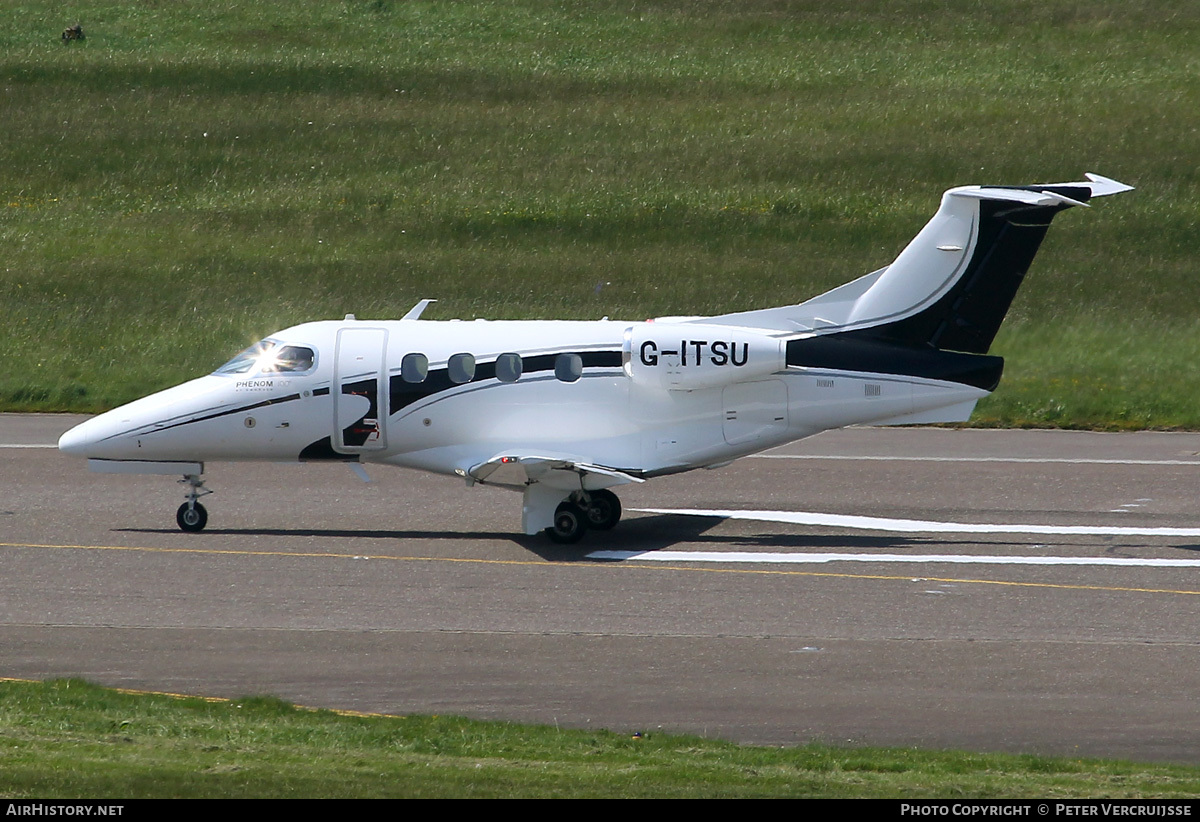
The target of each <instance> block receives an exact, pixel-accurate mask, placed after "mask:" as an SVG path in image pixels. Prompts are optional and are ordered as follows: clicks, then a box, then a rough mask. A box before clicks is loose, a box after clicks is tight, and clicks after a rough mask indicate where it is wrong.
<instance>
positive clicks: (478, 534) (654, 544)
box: [114, 514, 1200, 562]
mask: <svg viewBox="0 0 1200 822" xmlns="http://www.w3.org/2000/svg"><path fill="white" fill-rule="evenodd" d="M723 522H725V519H724V518H723V517H708V516H693V515H681V514H653V515H649V516H640V517H632V518H629V519H626V520H624V521H623V522H622V523H621V524H620V526H618V527H617V528H616V529H615V530H613V531H607V532H605V531H592V532H590V533H588V534H587V536H585V537H584V539H583V540H582V541H581V542H579V543H577V544H575V545H556V544H554V543H551V542H550V541H549V540H547V539H546V538H545V537H544V536H542V535H540V534H536V535H533V536H527V535H525V534H514V533H512V532H511V531H466V532H464V531H404V530H352V529H332V528H328V529H321V528H211V529H206V530H205V531H204V532H203V534H201V535H198V536H200V537H201V538H203V537H204V536H218V537H219V536H242V537H246V536H253V537H284V538H287V537H305V538H312V537H317V538H326V539H374V540H459V541H463V540H465V541H486V542H491V541H506V542H512V543H516V544H517V545H519V546H521V547H522V548H524V549H525V550H526V551H529V552H530V553H532V554H535V555H537V556H539V557H541V558H542V559H545V560H548V561H553V562H581V561H582V562H609V561H611V560H607V559H603V558H599V559H593V558H590V557H589V556H588V554H590V553H592V552H594V551H635V552H652V551H661V550H666V549H669V548H674V547H676V546H678V545H680V544H685V545H699V546H708V547H725V546H729V547H733V546H736V547H738V548H741V549H746V548H752V549H755V548H756V549H762V550H788V549H792V550H805V549H808V550H846V549H850V550H854V549H862V550H876V551H879V550H885V551H886V550H901V549H904V548H908V547H912V546H927V545H937V546H941V547H943V548H944V547H945V546H947V545H949V544H953V545H975V544H979V543H978V542H977V541H976V540H970V539H967V540H955V541H953V542H949V543H948V541H947V540H946V539H945V538H944V536H943V537H941V538H934V537H910V536H899V535H879V534H845V533H840V534H838V533H831V534H783V533H756V534H711V533H709V531H710V530H712V529H713V528H715V527H716V526H717V525H720V524H721V523H723ZM114 530H115V531H119V532H124V533H142V534H171V535H176V536H178V535H179V531H177V530H175V529H169V528H119V529H114ZM987 544H989V545H992V546H996V545H1004V546H1012V547H1022V548H1023V547H1028V546H1027V544H1026V543H1024V542H1012V543H1009V542H996V541H991V540H989V541H988V542H987ZM1111 547H1117V546H1111ZM1181 547H1183V548H1184V549H1185V550H1200V546H1181Z"/></svg>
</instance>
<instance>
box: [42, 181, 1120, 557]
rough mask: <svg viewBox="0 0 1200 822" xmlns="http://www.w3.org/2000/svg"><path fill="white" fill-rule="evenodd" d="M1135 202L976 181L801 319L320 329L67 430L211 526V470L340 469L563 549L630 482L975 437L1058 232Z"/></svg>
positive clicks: (88, 452)
mask: <svg viewBox="0 0 1200 822" xmlns="http://www.w3.org/2000/svg"><path fill="white" fill-rule="evenodd" d="M1129 190H1131V187H1130V186H1127V185H1124V184H1122V183H1118V182H1116V181H1115V180H1109V179H1107V178H1104V177H1100V176H1098V175H1095V174H1088V175H1087V180H1086V181H1083V182H1074V183H1054V184H1048V185H1031V186H1019V187H998V186H997V187H992V186H966V187H962V188H954V189H951V190H949V191H947V192H946V193H945V195H943V197H942V202H941V207H940V208H939V209H938V211H937V213H936V214H935V215H934V217H933V219H932V220H930V221H929V223H928V224H927V225H926V226H925V228H924V229H923V230H922V231H921V232H920V233H919V234H918V235H917V236H916V238H915V239H913V240H912V242H910V243H909V245H908V246H907V247H906V248H905V249H904V250H903V251H902V252H901V253H900V256H898V257H897V258H896V260H895V261H894V262H893V263H892V264H891V265H889V266H887V267H886V268H881V269H879V270H878V271H875V272H874V273H871V274H867V275H866V276H864V277H861V278H859V279H857V280H855V281H853V282H851V283H848V284H847V285H843V286H841V287H840V288H835V289H834V290H833V291H830V292H828V293H826V294H823V295H821V296H819V297H816V298H814V299H811V300H809V301H808V302H805V303H800V304H799V305H789V306H782V307H778V308H768V309H763V310H759V311H744V312H739V313H736V314H723V315H720V316H715V317H660V318H658V319H655V320H649V321H646V322H614V321H612V320H608V319H603V320H599V321H594V322H575V321H520V322H517V321H514V322H508V321H504V322H496V321H488V320H475V321H474V322H458V321H449V322H432V321H428V320H422V319H420V316H421V313H422V311H424V309H425V307H426V306H427V305H428V304H429V303H430V302H431V300H421V301H420V302H419V303H417V305H416V306H414V307H413V309H412V310H411V311H409V312H408V314H407V315H405V316H404V317H403V318H401V319H399V320H392V321H373V320H358V319H355V317H354V316H353V315H349V316H347V317H346V318H345V319H343V320H329V321H323V322H312V323H305V324H304V325H298V326H295V327H293V328H289V329H287V330H285V331H280V332H279V333H277V334H273V335H271V336H270V337H268V338H266V339H265V340H263V341H262V342H259V343H257V344H255V345H253V346H251V347H250V348H248V349H246V350H245V351H243V352H242V353H240V354H238V355H237V356H236V357H234V358H233V359H232V360H230V361H229V362H228V363H226V364H225V365H223V366H221V367H220V368H218V369H217V370H216V371H215V372H213V373H212V374H210V375H208V376H206V377H201V378H199V379H196V380H192V381H191V382H187V383H184V384H183V385H179V386H176V387H175V388H170V389H167V390H166V391H160V392H158V393H157V394H153V395H151V396H148V397H145V398H144V399H140V400H137V401H136V402H132V403H130V404H128V405H124V406H122V407H120V408H117V409H115V410H113V411H109V412H108V413H106V414H101V415H100V416H98V417H95V418H93V419H90V420H88V421H86V422H84V423H82V424H81V425H78V426H76V427H75V428H72V429H71V430H70V431H68V432H67V433H65V434H63V436H62V438H61V439H60V440H59V443H58V447H59V448H60V449H61V450H62V451H63V452H65V453H67V454H75V455H79V456H84V457H87V458H88V465H89V467H90V468H91V469H92V470H94V471H100V472H110V473H153V474H174V475H182V476H183V478H184V480H183V481H184V482H185V483H186V485H187V488H188V491H187V494H186V502H184V503H183V505H181V506H180V507H179V511H178V513H177V516H176V520H177V522H178V524H179V527H180V528H182V529H183V530H185V531H199V530H201V529H202V528H204V526H205V523H206V522H207V520H208V515H207V512H206V511H205V509H204V506H203V505H201V504H200V502H199V501H198V500H199V498H200V497H201V496H203V495H205V494H208V493H211V491H209V490H208V489H206V488H205V487H204V481H203V478H202V477H203V473H204V464H205V463H206V462H210V461H218V460H271V461H281V460H298V461H307V460H342V461H345V462H348V463H351V464H352V467H353V468H354V469H355V470H356V471H357V472H358V473H359V474H360V476H364V478H365V472H363V469H362V467H361V465H359V463H386V464H388V465H398V466H403V467H407V468H419V469H423V470H426V471H433V472H436V473H439V474H448V475H452V476H458V477H460V478H462V479H464V480H466V483H467V485H473V484H481V485H497V486H502V487H505V488H510V489H512V490H515V491H519V492H521V493H522V494H523V499H524V506H523V518H522V526H523V528H524V531H525V533H527V534H535V533H537V532H539V531H545V532H546V533H547V534H548V535H549V537H550V538H551V539H552V540H554V541H556V542H561V543H572V542H576V541H577V540H579V539H580V538H582V537H583V536H584V534H585V532H586V531H587V530H588V529H589V528H594V529H601V530H605V529H609V528H612V527H613V526H614V525H616V524H617V521H618V520H619V519H620V516H621V504H620V502H619V500H618V498H617V496H616V495H615V494H614V493H613V492H612V490H610V489H612V488H614V487H616V486H619V485H624V484H627V483H639V482H644V481H645V480H647V479H650V478H652V477H657V476H661V475H664V474H674V473H678V472H681V471H689V470H691V469H693V468H712V467H717V466H721V465H725V464H727V463H729V462H731V461H732V460H735V459H737V458H738V457H743V456H746V455H747V454H752V453H755V452H758V451H762V450H764V449H767V448H771V447H773V446H776V445H780V444H781V443H785V442H789V441H791V440H796V439H800V438H802V437H808V436H811V435H813V434H816V433H818V432H820V431H825V430H827V429H830V428H840V427H842V426H846V425H857V424H872V425H903V424H911V423H943V422H960V421H965V420H966V419H968V417H970V415H971V412H972V410H973V409H974V407H975V403H976V402H977V401H978V400H979V399H980V398H981V397H984V396H986V395H987V394H988V393H990V392H991V391H993V390H994V389H995V388H996V386H997V384H998V383H999V381H1000V374H1001V370H1002V368H1003V365H1004V361H1003V360H1002V359H1001V358H1000V357H994V356H988V355H987V350H988V348H989V346H990V345H991V343H992V340H993V338H994V337H995V335H996V332H997V330H998V329H999V327H1000V323H1001V321H1002V320H1003V319H1004V315H1005V313H1006V312H1007V311H1008V307H1009V305H1010V304H1011V302H1012V299H1013V296H1014V295H1015V294H1016V291H1017V288H1018V286H1020V284H1021V280H1022V279H1023V278H1024V276H1025V272H1026V270H1027V269H1028V267H1029V264H1030V262H1031V261H1032V260H1033V257H1034V254H1035V253H1036V252H1037V249H1038V246H1039V244H1040V243H1041V241H1042V238H1043V237H1044V236H1045V233H1046V229H1047V227H1048V226H1049V224H1050V221H1051V219H1052V218H1053V217H1054V215H1055V214H1057V213H1058V212H1059V211H1062V210H1064V209H1066V208H1069V207H1071V206H1077V205H1078V206H1082V205H1087V201H1088V200H1089V199H1091V198H1093V197H1101V196H1105V195H1109V194H1117V193H1119V192H1123V191H1129Z"/></svg>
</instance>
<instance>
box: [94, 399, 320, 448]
mask: <svg viewBox="0 0 1200 822" xmlns="http://www.w3.org/2000/svg"><path fill="white" fill-rule="evenodd" d="M298 399H300V395H299V394H289V395H288V396H286V397H275V398H274V399H270V400H263V401H262V402H256V403H254V404H253V405H243V406H241V407H239V408H230V409H228V410H226V411H218V412H217V413H216V414H208V415H207V416H203V417H193V418H192V419H190V420H183V421H182V422H177V423H173V424H172V425H164V426H163V427H162V428H150V429H145V428H144V427H143V430H139V429H136V428H133V429H130V430H129V431H124V432H122V433H120V434H113V435H112V437H105V438H104V439H106V440H111V439H112V438H113V437H128V436H141V435H147V434H157V433H158V432H160V431H170V430H171V429H172V428H179V427H181V426H184V425H191V424H192V423H194V422H204V421H205V420H215V419H217V418H218V417H227V416H229V415H230V414H240V413H241V412H243V411H253V410H254V409H255V408H264V407H266V406H268V405H278V404H280V403H284V402H291V401H292V400H298ZM135 432H136V433H135Z"/></svg>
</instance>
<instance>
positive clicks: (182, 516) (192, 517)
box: [175, 502, 208, 531]
mask: <svg viewBox="0 0 1200 822" xmlns="http://www.w3.org/2000/svg"><path fill="white" fill-rule="evenodd" d="M175 521H176V522H177V523H179V527H180V528H181V529H182V530H184V531H202V530H204V526H205V525H207V524H208V511H206V510H204V506H203V505H201V504H200V503H198V502H185V503H184V504H183V505H181V506H179V510H178V511H176V512H175Z"/></svg>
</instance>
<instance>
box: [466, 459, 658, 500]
mask: <svg viewBox="0 0 1200 822" xmlns="http://www.w3.org/2000/svg"><path fill="white" fill-rule="evenodd" d="M466 476H467V479H468V481H471V480H473V481H475V482H479V483H482V484H486V485H500V486H503V487H505V488H511V489H513V490H517V491H521V490H524V489H525V487H526V486H527V485H529V484H531V483H535V482H537V483H541V484H543V485H546V486H549V487H552V488H561V489H563V490H566V491H578V490H585V491H596V490H599V489H601V488H609V487H611V486H614V485H627V484H629V483H631V482H645V480H644V479H642V478H641V477H637V476H634V475H633V474H629V473H626V472H624V471H619V470H617V469H615V468H608V467H606V466H603V465H594V464H592V463H587V462H581V461H579V460H574V459H569V458H561V457H545V456H537V455H533V454H525V455H515V454H498V455H496V456H494V457H492V458H491V459H490V460H487V461H486V462H481V463H479V464H478V465H475V466H473V467H472V468H470V469H469V470H468V471H467V472H466Z"/></svg>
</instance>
